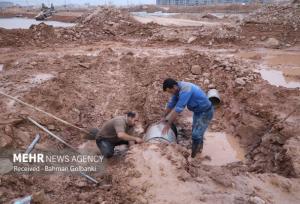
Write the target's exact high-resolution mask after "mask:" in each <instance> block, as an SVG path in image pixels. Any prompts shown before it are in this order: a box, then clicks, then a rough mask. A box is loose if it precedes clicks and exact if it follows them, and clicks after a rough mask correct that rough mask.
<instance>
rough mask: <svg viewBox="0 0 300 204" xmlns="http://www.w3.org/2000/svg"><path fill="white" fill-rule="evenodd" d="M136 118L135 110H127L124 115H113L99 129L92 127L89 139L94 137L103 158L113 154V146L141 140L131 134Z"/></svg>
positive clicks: (140, 141)
mask: <svg viewBox="0 0 300 204" xmlns="http://www.w3.org/2000/svg"><path fill="white" fill-rule="evenodd" d="M138 119H139V118H138V114H137V113H135V112H128V113H126V115H124V116H118V117H115V118H113V119H111V120H109V121H107V122H105V123H104V124H103V126H102V128H101V129H100V130H99V129H97V128H94V129H92V130H91V131H90V135H89V139H96V144H97V146H98V148H99V149H100V151H101V153H102V155H103V156H104V157H105V158H110V157H112V156H113V154H114V148H115V146H118V145H122V144H127V145H131V144H134V143H142V142H143V140H142V139H141V138H139V137H135V136H132V134H133V130H134V126H135V125H136V123H137V122H138Z"/></svg>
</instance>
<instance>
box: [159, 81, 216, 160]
mask: <svg viewBox="0 0 300 204" xmlns="http://www.w3.org/2000/svg"><path fill="white" fill-rule="evenodd" d="M163 90H164V91H166V92H168V93H170V94H171V95H172V97H171V98H170V100H169V102H168V105H167V108H166V112H165V115H164V118H163V120H164V121H165V122H166V125H165V127H164V129H163V131H162V133H163V134H166V133H167V132H168V130H169V128H170V127H171V124H172V123H173V122H174V120H175V119H176V117H177V116H178V114H179V113H181V112H182V111H183V110H184V108H185V107H186V106H187V108H188V109H189V110H190V111H192V112H193V113H194V114H193V126H192V154H191V157H192V158H194V157H195V156H196V154H197V153H198V152H200V153H201V152H202V149H203V136H204V133H205V131H206V129H207V127H208V125H209V123H210V121H211V120H212V118H213V113H214V109H213V106H212V103H211V102H210V100H209V99H208V98H207V96H206V94H205V93H204V92H203V91H202V89H200V88H199V87H198V86H197V85H195V84H192V83H189V82H183V81H180V82H177V81H175V80H174V79H171V78H168V79H166V80H165V81H164V82H163Z"/></svg>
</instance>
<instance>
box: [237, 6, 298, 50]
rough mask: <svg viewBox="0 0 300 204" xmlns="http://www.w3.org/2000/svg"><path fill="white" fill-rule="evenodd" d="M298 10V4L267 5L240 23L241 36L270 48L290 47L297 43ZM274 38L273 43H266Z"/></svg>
mask: <svg viewBox="0 0 300 204" xmlns="http://www.w3.org/2000/svg"><path fill="white" fill-rule="evenodd" d="M299 28H300V9H299V5H298V4H289V5H268V6H265V7H263V8H260V9H258V10H257V11H254V12H253V13H251V14H250V15H249V16H248V17H246V18H245V19H244V21H243V23H242V33H241V35H244V36H246V37H247V38H248V39H250V38H251V39H252V41H255V40H260V41H262V42H266V43H267V44H270V45H271V46H268V45H267V47H279V46H287V47H288V46H290V45H294V44H297V43H298V42H299V40H300V39H299V36H300V29H299ZM268 38H275V39H276V40H275V42H272V41H274V40H272V41H270V42H268V41H267V40H268Z"/></svg>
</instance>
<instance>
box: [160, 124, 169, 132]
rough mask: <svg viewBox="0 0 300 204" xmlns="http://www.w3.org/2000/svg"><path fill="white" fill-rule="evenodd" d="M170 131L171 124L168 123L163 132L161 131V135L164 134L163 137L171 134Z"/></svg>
mask: <svg viewBox="0 0 300 204" xmlns="http://www.w3.org/2000/svg"><path fill="white" fill-rule="evenodd" d="M169 130H170V124H169V123H166V124H165V127H164V128H163V130H162V131H161V133H162V134H163V135H166V134H167V133H168V132H169Z"/></svg>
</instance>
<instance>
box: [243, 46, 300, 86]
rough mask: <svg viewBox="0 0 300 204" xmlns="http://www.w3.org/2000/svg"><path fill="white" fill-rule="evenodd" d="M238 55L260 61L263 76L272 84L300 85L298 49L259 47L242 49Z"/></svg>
mask: <svg viewBox="0 0 300 204" xmlns="http://www.w3.org/2000/svg"><path fill="white" fill-rule="evenodd" d="M237 56H238V57H241V58H244V59H249V60H254V61H258V62H259V66H260V67H259V70H256V71H258V72H259V73H260V74H261V77H262V78H263V79H264V80H267V81H268V82H269V83H270V84H271V85H274V86H283V87H287V88H298V87H300V52H299V48H296V50H273V49H258V50H252V51H242V52H239V53H238V54H237Z"/></svg>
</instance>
